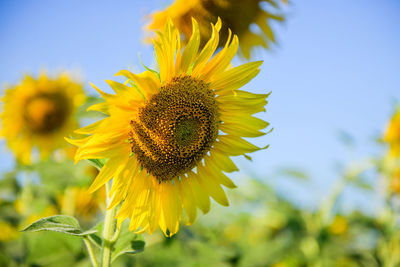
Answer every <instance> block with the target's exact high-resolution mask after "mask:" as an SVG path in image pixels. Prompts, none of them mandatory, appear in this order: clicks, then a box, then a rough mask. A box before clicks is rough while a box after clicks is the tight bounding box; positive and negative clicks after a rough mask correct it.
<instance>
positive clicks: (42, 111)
mask: <svg viewBox="0 0 400 267" xmlns="http://www.w3.org/2000/svg"><path fill="white" fill-rule="evenodd" d="M2 101H3V111H2V113H1V115H0V117H1V124H2V125H1V131H0V136H1V137H4V138H5V139H6V142H7V145H8V147H9V148H11V150H13V151H14V153H15V156H16V158H17V160H18V161H20V162H22V163H24V164H29V163H31V162H32V149H33V148H37V150H38V151H39V153H40V156H41V158H47V157H48V156H49V155H50V154H51V153H52V152H53V151H54V150H56V149H58V148H62V147H66V146H68V143H66V142H65V140H64V138H63V137H64V136H65V135H66V134H68V133H69V132H71V131H72V130H73V129H75V128H76V127H77V122H76V120H75V119H74V118H73V113H74V111H75V110H76V108H77V106H79V105H81V104H82V103H83V101H84V94H83V90H82V85H81V84H79V83H76V82H73V81H71V79H70V77H69V76H68V75H66V74H62V75H60V76H59V77H58V78H56V79H52V78H49V77H47V76H46V75H45V74H41V75H40V76H39V77H38V78H37V79H35V78H34V77H32V76H25V77H24V79H23V80H22V81H21V82H20V83H19V84H17V85H15V86H11V87H9V88H7V89H6V91H5V95H4V97H3V98H2Z"/></svg>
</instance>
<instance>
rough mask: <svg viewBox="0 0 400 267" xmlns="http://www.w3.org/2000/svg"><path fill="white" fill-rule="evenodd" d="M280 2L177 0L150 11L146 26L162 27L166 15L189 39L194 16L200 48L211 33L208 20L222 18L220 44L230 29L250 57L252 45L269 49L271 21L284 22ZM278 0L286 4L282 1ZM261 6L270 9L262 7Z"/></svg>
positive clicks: (151, 27) (271, 39) (271, 35)
mask: <svg viewBox="0 0 400 267" xmlns="http://www.w3.org/2000/svg"><path fill="white" fill-rule="evenodd" d="M279 2H280V1H279V0H250V1H247V0H246V1H244V0H176V1H175V2H174V3H173V4H172V5H171V6H169V7H168V8H167V9H165V10H164V11H160V12H156V13H154V14H152V15H151V18H152V21H151V23H150V24H149V25H148V26H147V28H148V30H156V29H157V30H158V29H161V28H163V27H164V25H165V23H166V22H167V20H168V18H171V19H172V21H173V23H174V24H175V25H176V27H177V28H178V29H179V31H180V32H181V33H183V34H184V36H185V37H186V38H185V39H186V40H189V37H190V36H191V34H192V27H191V18H192V17H193V18H195V19H196V20H197V21H198V22H199V24H200V36H201V42H200V47H203V46H204V45H205V44H206V42H207V40H208V39H209V38H210V36H211V34H212V31H211V30H210V29H209V27H208V25H209V23H210V22H216V21H217V18H221V20H222V21H223V23H222V30H221V34H220V43H219V45H220V46H221V47H222V46H223V45H224V43H225V42H226V40H227V39H228V37H229V34H230V33H229V29H230V30H232V32H233V33H234V34H236V35H238V36H239V38H240V50H241V53H242V55H243V56H244V57H245V58H247V59H249V58H250V56H251V49H252V48H253V47H257V46H258V47H260V46H261V47H264V48H269V47H270V44H271V43H274V42H276V39H275V35H274V32H273V30H272V28H271V26H270V21H279V22H282V21H284V17H283V15H282V14H281V12H280V8H279ZM281 2H284V3H287V1H285V0H282V1H281ZM263 6H265V7H267V8H268V9H269V10H271V11H267V10H265V9H264V8H263ZM252 25H256V26H257V27H258V32H257V31H256V32H254V31H252V30H251V29H250V28H251V26H252Z"/></svg>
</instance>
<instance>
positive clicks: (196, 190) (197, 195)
mask: <svg viewBox="0 0 400 267" xmlns="http://www.w3.org/2000/svg"><path fill="white" fill-rule="evenodd" d="M183 179H185V178H183ZM187 181H188V183H189V185H190V188H192V192H193V197H194V199H195V200H196V203H197V206H198V207H199V208H200V210H201V211H202V212H203V213H204V214H205V213H207V212H209V211H210V204H211V203H210V197H209V196H208V195H207V194H206V193H205V192H204V190H203V189H202V187H201V185H200V183H199V181H198V178H197V175H196V174H195V173H193V172H191V171H190V172H188V178H187Z"/></svg>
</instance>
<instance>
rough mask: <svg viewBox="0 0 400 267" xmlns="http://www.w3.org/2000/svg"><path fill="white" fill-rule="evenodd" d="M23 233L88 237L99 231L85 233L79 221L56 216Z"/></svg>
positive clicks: (68, 217)
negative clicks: (45, 232) (54, 233)
mask: <svg viewBox="0 0 400 267" xmlns="http://www.w3.org/2000/svg"><path fill="white" fill-rule="evenodd" d="M22 231H23V232H39V231H52V232H59V233H64V234H68V235H75V236H86V235H89V234H93V233H96V232H97V230H95V229H92V230H88V231H83V230H82V229H81V227H80V225H79V222H78V220H77V219H75V218H74V217H72V216H66V215H55V216H50V217H46V218H42V219H40V220H38V221H36V222H33V223H32V224H31V225H29V226H28V227H26V228H25V229H24V230H22Z"/></svg>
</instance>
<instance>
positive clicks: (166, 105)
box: [130, 76, 219, 181]
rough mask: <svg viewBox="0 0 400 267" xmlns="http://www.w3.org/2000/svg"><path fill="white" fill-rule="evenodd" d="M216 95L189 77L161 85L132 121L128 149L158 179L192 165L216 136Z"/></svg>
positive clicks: (184, 170) (205, 85)
mask: <svg viewBox="0 0 400 267" xmlns="http://www.w3.org/2000/svg"><path fill="white" fill-rule="evenodd" d="M218 124H219V115H218V107H217V103H216V101H215V94H214V93H213V92H212V91H211V90H210V88H209V86H208V84H206V83H204V82H203V81H201V80H198V79H195V78H193V77H191V76H180V77H175V78H174V79H173V80H172V81H171V82H170V83H169V84H167V85H165V86H163V87H161V88H160V92H159V93H158V94H156V95H154V96H153V97H152V98H151V99H150V100H149V101H148V102H147V103H146V105H145V106H143V107H142V108H140V109H139V115H138V117H137V119H134V120H132V121H131V128H132V130H131V138H130V143H131V149H132V152H133V153H135V155H136V156H137V158H138V160H139V162H140V163H141V165H142V166H143V167H144V168H145V169H146V170H147V171H148V172H149V173H151V174H152V175H154V176H155V177H156V178H157V179H158V180H159V181H166V180H172V179H174V178H175V177H178V176H180V175H182V174H184V173H186V172H187V171H189V170H191V169H192V168H194V167H195V166H196V165H197V164H198V163H199V162H200V161H201V159H202V158H203V157H204V156H205V154H206V153H207V152H208V151H209V150H210V148H211V146H212V144H213V143H214V142H215V140H216V138H217V135H218Z"/></svg>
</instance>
